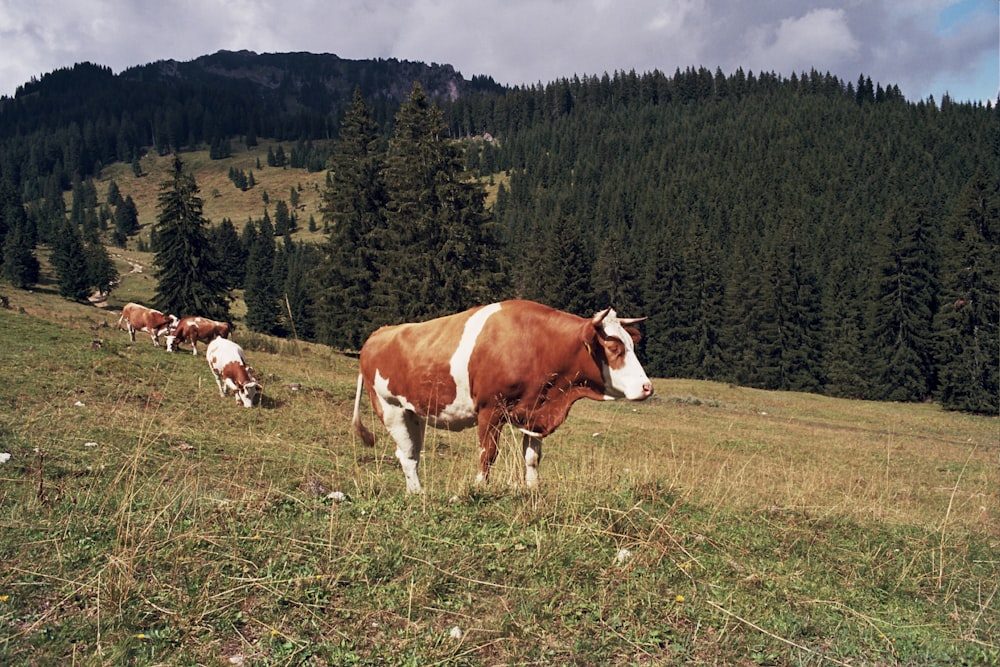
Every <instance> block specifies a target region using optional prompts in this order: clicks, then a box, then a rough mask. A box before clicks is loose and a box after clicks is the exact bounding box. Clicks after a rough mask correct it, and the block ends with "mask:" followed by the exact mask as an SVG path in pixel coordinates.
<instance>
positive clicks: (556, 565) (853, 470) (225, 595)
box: [0, 290, 1000, 665]
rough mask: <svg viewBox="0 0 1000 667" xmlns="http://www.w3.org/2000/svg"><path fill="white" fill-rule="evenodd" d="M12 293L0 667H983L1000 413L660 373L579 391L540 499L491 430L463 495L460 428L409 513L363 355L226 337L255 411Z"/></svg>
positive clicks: (5, 352) (158, 356)
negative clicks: (639, 383) (494, 451)
mask: <svg viewBox="0 0 1000 667" xmlns="http://www.w3.org/2000/svg"><path fill="white" fill-rule="evenodd" d="M6 293H7V295H8V296H9V297H10V300H11V305H12V308H11V309H10V310H0V368H2V369H3V374H4V382H3V388H2V389H0V452H7V453H9V454H11V458H10V460H9V461H7V462H6V463H2V464H0V562H2V563H3V567H2V568H0V664H38V665H43V664H76V665H120V664H134V665H163V664H170V665H174V664H182V665H193V664H204V665H225V664H246V665H286V664H287V665H300V664H307V665H352V664H355V665H385V664H392V665H396V664H399V665H434V664H442V665H483V664H518V665H522V664H579V665H645V664H657V665H660V664H667V665H669V664H677V665H690V664H694V665H718V664H727V665H728V664H735V665H758V664H759V665H793V664H794V665H824V664H850V665H957V664H969V665H980V664H984V665H996V664H1000V641H998V639H997V638H998V637H1000V613H998V597H997V593H998V587H1000V558H998V556H997V554H998V553H1000V550H998V546H1000V529H998V523H997V516H998V512H1000V498H998V477H1000V475H998V459H997V457H998V452H1000V446H998V440H1000V431H998V428H1000V427H998V422H997V420H996V419H995V418H994V419H987V418H982V417H972V416H968V415H961V414H952V413H946V412H942V411H941V410H940V409H938V408H937V407H936V406H934V405H930V404H920V405H902V404H884V403H868V402H858V401H844V400H836V399H829V398H824V397H820V396H812V395H805V394H791V393H777V392H765V391H757V390H750V389H744V388H740V387H733V386H728V385H723V384H717V383H707V382H694V381H686V380H664V379H660V380H655V381H654V382H655V385H656V389H657V392H658V395H657V397H654V399H651V400H650V401H647V402H645V403H641V404H623V403H615V404H607V405H605V404H600V403H594V402H580V403H578V404H577V405H576V406H575V407H574V409H573V411H572V413H571V414H570V418H569V420H568V421H567V423H566V424H565V425H564V426H563V427H562V428H561V429H560V430H559V431H558V432H557V433H556V434H554V435H553V436H552V437H550V438H547V439H546V442H545V456H544V460H543V462H542V465H541V475H542V484H541V488H540V489H539V490H538V491H537V492H528V491H526V490H525V489H523V488H522V487H521V486H520V485H519V483H518V479H519V477H520V475H521V467H520V462H519V461H518V459H519V449H520V448H519V445H518V444H517V443H516V442H515V439H514V437H513V435H510V434H508V435H507V437H506V438H505V441H504V442H503V443H502V451H501V456H500V458H499V459H498V464H497V468H496V470H495V475H494V477H493V479H492V481H491V483H490V485H489V486H486V487H477V486H475V485H474V484H473V480H474V477H475V472H476V454H477V452H476V445H475V435H474V431H473V430H470V431H465V432H461V433H438V432H432V434H431V435H430V436H429V438H428V446H427V449H426V452H425V455H424V458H423V461H422V463H421V476H422V481H423V482H424V485H425V488H426V490H427V492H426V493H425V494H424V495H422V496H419V497H407V496H406V495H405V493H404V489H405V485H404V482H403V477H402V473H401V472H400V470H399V468H398V466H397V464H396V462H395V459H394V457H393V455H392V451H393V447H392V445H391V443H390V442H389V441H388V439H387V438H386V436H385V432H384V430H382V429H381V427H378V428H376V429H375V432H376V434H377V436H378V437H379V442H378V444H377V446H376V448H375V449H368V448H365V447H364V446H363V445H361V443H360V442H359V441H357V440H356V439H355V438H353V437H352V435H351V433H350V430H349V422H350V412H351V406H352V402H353V395H354V388H355V373H356V360H354V359H352V358H349V357H346V356H341V355H338V354H336V353H334V352H332V351H330V350H328V349H326V348H323V347H320V346H313V345H308V344H297V343H295V342H293V341H279V340H275V339H268V338H266V337H262V336H247V335H245V334H246V332H243V334H244V335H243V336H242V337H241V336H240V335H239V334H240V331H237V337H236V339H237V341H238V342H240V343H241V344H243V345H244V346H245V347H246V349H247V354H248V357H249V360H250V363H251V364H252V365H253V366H254V367H255V368H257V370H258V371H259V372H260V373H261V375H262V376H263V377H264V380H265V390H264V400H263V403H262V405H261V407H260V408H255V409H252V410H245V409H243V408H240V407H238V406H237V405H236V403H235V401H233V400H232V399H231V398H227V399H225V400H223V399H222V398H221V397H220V396H219V395H218V390H217V389H216V386H215V383H214V380H213V379H212V377H211V375H210V373H209V371H208V367H207V364H206V363H205V361H204V358H203V357H202V356H198V357H193V356H192V355H190V354H187V353H184V354H174V355H169V354H166V353H165V352H163V351H162V350H161V349H156V348H154V347H153V346H152V344H151V343H150V342H149V339H148V337H147V338H143V337H141V336H138V337H137V340H136V342H135V343H130V342H129V341H128V337H127V335H126V334H125V333H124V332H119V331H115V330H114V329H113V325H114V322H115V320H116V319H117V313H112V312H104V311H101V310H98V309H95V308H92V307H87V306H82V305H80V306H77V305H73V304H66V303H65V302H62V301H61V300H59V299H58V298H57V297H54V296H53V295H51V294H46V293H44V292H38V291H36V292H35V293H33V294H27V293H21V292H11V291H10V290H6ZM105 325H110V326H111V327H112V328H108V327H107V326H105ZM95 340H99V341H100V343H99V344H97V343H95V342H94V341H95ZM365 414H366V418H367V419H371V418H372V417H371V413H370V410H368V411H366V413H365ZM331 491H341V492H343V493H344V494H346V496H347V500H345V501H343V502H335V501H333V500H330V499H328V494H329V493H330V492H331ZM623 550H627V551H623ZM620 554H621V556H620ZM454 627H458V628H460V629H461V631H462V635H461V637H460V638H458V639H456V638H452V637H451V636H450V632H451V629H452V628H454Z"/></svg>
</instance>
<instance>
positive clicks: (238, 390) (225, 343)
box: [118, 303, 260, 408]
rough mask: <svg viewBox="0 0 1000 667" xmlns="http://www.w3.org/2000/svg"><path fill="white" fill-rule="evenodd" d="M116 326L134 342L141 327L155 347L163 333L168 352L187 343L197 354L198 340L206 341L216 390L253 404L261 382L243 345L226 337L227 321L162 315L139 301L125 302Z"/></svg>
mask: <svg viewBox="0 0 1000 667" xmlns="http://www.w3.org/2000/svg"><path fill="white" fill-rule="evenodd" d="M118 328H119V329H125V330H127V331H128V335H129V338H130V339H131V340H132V341H133V342H134V341H135V332H136V331H144V332H146V333H148V334H149V336H150V337H151V338H152V339H153V345H156V346H157V347H159V346H160V337H161V336H162V337H164V339H165V340H166V349H167V352H173V351H174V350H177V349H179V345H180V343H188V344H189V345H191V354H198V343H199V342H202V343H208V349H206V350H205V358H206V359H207V360H208V367H209V368H210V369H211V371H212V375H213V376H215V383H216V384H217V385H218V386H219V394H221V395H222V396H223V397H225V395H226V394H227V393H228V392H230V391H231V392H233V394H234V395H235V396H236V400H237V401H238V402H239V403H240V404H241V405H243V407H246V408H249V407H252V406H253V403H254V399H255V398H256V396H257V390H258V388H259V387H260V382H259V381H258V380H257V378H256V377H255V376H254V372H253V368H251V367H250V366H247V359H246V355H245V354H244V353H243V348H242V347H240V346H239V345H237V344H236V343H234V342H233V341H231V340H230V339H229V334H230V332H231V330H232V327H230V325H229V324H227V323H226V322H217V321H215V320H210V319H208V318H207V317H199V316H193V317H184V318H181V319H177V316H176V315H164V314H163V313H161V312H160V311H158V310H155V309H153V308H147V307H146V306H143V305H142V304H138V303H127V304H125V307H124V308H122V314H121V317H119V318H118Z"/></svg>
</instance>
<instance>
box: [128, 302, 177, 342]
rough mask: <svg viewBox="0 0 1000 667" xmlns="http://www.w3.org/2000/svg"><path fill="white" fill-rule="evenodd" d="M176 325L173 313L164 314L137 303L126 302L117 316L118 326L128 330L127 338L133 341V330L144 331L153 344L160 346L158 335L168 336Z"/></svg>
mask: <svg viewBox="0 0 1000 667" xmlns="http://www.w3.org/2000/svg"><path fill="white" fill-rule="evenodd" d="M176 326H177V317H176V316H175V315H164V314H163V313H161V312H160V311H158V310H154V309H152V308H147V307H146V306H143V305H142V304H138V303H126V304H125V307H124V308H122V315H121V317H119V318H118V328H119V329H126V330H127V331H128V336H129V339H130V340H131V341H132V342H135V332H136V331H145V332H146V333H148V334H149V336H150V338H152V339H153V345H155V346H156V347H159V346H160V336H169V335H170V334H171V333H172V332H173V330H174V327H176Z"/></svg>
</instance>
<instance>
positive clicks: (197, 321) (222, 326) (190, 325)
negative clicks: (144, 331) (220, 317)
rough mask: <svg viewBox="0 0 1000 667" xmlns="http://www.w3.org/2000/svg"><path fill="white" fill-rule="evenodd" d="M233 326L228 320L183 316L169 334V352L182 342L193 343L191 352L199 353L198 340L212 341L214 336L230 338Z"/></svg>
mask: <svg viewBox="0 0 1000 667" xmlns="http://www.w3.org/2000/svg"><path fill="white" fill-rule="evenodd" d="M230 329H231V327H230V325H229V324H227V323H226V322H216V321H215V320H210V319H208V318H207V317H182V318H181V319H180V321H179V322H178V323H177V326H176V327H174V332H173V333H172V334H171V335H169V336H167V352H173V351H174V350H177V349H178V346H179V345H180V343H190V344H191V354H198V341H201V342H203V343H210V342H211V341H212V339H214V338H229V331H230Z"/></svg>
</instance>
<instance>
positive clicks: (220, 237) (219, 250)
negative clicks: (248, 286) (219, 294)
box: [210, 218, 247, 290]
mask: <svg viewBox="0 0 1000 667" xmlns="http://www.w3.org/2000/svg"><path fill="white" fill-rule="evenodd" d="M210 239H211V243H212V248H213V251H214V252H215V257H216V258H217V259H218V260H219V270H220V271H221V272H222V276H223V277H224V278H225V280H226V286H227V287H228V289H231V290H233V289H242V287H243V280H244V278H245V276H246V262H247V252H246V250H245V249H244V248H243V244H242V243H241V242H240V237H239V234H237V233H236V227H235V226H234V225H233V221H232V220H230V219H229V218H223V219H222V222H220V223H219V224H218V226H217V227H215V228H214V229H213V230H212V234H211V235H210Z"/></svg>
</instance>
